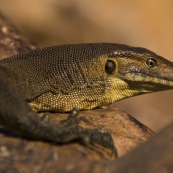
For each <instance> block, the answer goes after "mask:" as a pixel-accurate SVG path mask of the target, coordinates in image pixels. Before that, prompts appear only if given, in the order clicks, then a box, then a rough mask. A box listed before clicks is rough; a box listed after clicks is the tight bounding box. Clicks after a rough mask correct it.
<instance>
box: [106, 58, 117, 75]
mask: <svg viewBox="0 0 173 173" xmlns="http://www.w3.org/2000/svg"><path fill="white" fill-rule="evenodd" d="M114 70H115V63H114V62H113V61H111V60H107V62H106V66H105V71H106V73H107V74H112V72H113V71H114Z"/></svg>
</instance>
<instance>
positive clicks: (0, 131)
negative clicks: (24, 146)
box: [0, 127, 20, 138]
mask: <svg viewBox="0 0 173 173" xmlns="http://www.w3.org/2000/svg"><path fill="white" fill-rule="evenodd" d="M0 134H3V135H4V136H7V137H14V138H20V136H19V135H17V134H15V133H13V132H12V131H11V130H8V129H5V128H3V127H0Z"/></svg>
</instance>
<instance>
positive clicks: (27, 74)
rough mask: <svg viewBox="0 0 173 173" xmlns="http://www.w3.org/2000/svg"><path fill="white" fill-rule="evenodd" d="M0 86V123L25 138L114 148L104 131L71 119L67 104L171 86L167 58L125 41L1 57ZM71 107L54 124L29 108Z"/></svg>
mask: <svg viewBox="0 0 173 173" xmlns="http://www.w3.org/2000/svg"><path fill="white" fill-rule="evenodd" d="M0 87H1V88H0V123H1V124H2V125H4V126H5V127H7V128H9V129H11V130H13V131H15V132H17V133H19V134H21V135H23V136H25V137H28V138H34V139H41V140H49V141H53V142H58V143H66V142H69V141H71V140H74V139H81V140H83V141H84V142H89V143H93V142H97V143H100V144H101V145H103V146H106V147H109V148H111V149H112V150H114V144H113V140H112V138H111V136H110V135H109V134H108V133H107V132H101V131H99V130H97V129H95V130H89V129H84V128H82V127H76V126H75V125H74V120H75V117H76V116H77V112H78V111H77V109H73V108H74V107H77V108H78V109H79V110H85V109H93V108H95V107H99V106H103V105H108V104H111V103H113V102H115V101H118V100H121V99H125V98H128V97H132V96H135V95H140V94H145V93H149V92H156V91H162V90H169V89H173V64H172V62H170V61H168V60H166V59H164V58H162V57H161V56H158V55H156V54H155V53H153V52H151V51H149V50H147V49H144V48H135V47H130V46H127V45H120V44H109V43H95V44H74V45H60V46H52V47H47V48H42V49H37V50H33V51H28V52H24V53H21V54H18V55H14V56H11V57H9V58H6V59H3V60H1V61H0ZM15 91H16V92H15ZM19 93H20V94H19ZM23 98H24V99H25V100H26V102H27V103H28V104H29V106H30V107H31V108H32V109H31V108H30V107H29V106H28V105H27V104H26V102H25V101H24V99H23ZM72 109H73V111H72V112H71V115H70V116H69V119H68V120H67V121H66V122H65V123H64V124H61V125H59V126H55V125H51V124H49V123H47V122H44V121H41V120H39V119H38V117H37V116H36V113H34V112H33V110H34V111H35V112H45V111H53V112H69V111H70V110H72ZM114 151H115V150H114Z"/></svg>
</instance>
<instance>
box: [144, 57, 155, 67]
mask: <svg viewBox="0 0 173 173" xmlns="http://www.w3.org/2000/svg"><path fill="white" fill-rule="evenodd" d="M146 65H147V67H149V68H154V67H155V66H157V61H156V60H155V59H153V58H149V59H147V60H146Z"/></svg>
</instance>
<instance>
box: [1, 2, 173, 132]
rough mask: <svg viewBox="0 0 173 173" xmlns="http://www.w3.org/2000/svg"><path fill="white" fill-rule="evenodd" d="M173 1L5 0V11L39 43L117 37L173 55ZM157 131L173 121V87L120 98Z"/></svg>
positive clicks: (127, 109)
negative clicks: (172, 89)
mask: <svg viewBox="0 0 173 173" xmlns="http://www.w3.org/2000/svg"><path fill="white" fill-rule="evenodd" d="M172 9H173V1H170V0H164V1H163V0H152V1H150V0H146V1H139V0H122V1H119V0H106V1H101V0H94V1H93V0H82V1H81V0H68V1H66V0H37V1H35V0H25V1H23V0H15V1H11V0H0V12H1V13H2V14H3V15H4V16H5V17H6V18H7V19H8V21H10V22H11V23H12V24H13V25H14V26H15V27H16V28H17V29H18V30H19V31H20V32H21V33H22V34H23V35H24V36H26V38H28V40H30V41H31V42H32V43H34V44H35V45H36V46H38V47H45V46H51V45H58V44H69V43H88V42H113V43H121V44H127V45H131V46H138V47H145V48H148V49H150V50H152V51H154V52H155V53H157V54H159V55H161V56H163V57H165V58H167V59H169V60H171V61H173V49H172V46H173V10H172ZM112 106H114V107H118V108H120V109H122V110H124V111H125V112H127V113H129V114H130V115H132V116H134V117H135V118H137V119H138V120H139V121H141V122H142V123H143V124H145V125H147V126H148V127H150V128H151V129H152V130H154V131H155V132H158V131H159V130H161V129H162V128H163V127H164V126H166V125H167V124H169V123H171V122H172V121H173V91H165V92H159V93H153V94H148V95H142V96H137V97H134V98H129V99H126V100H122V101H119V102H116V103H115V104H113V105H112Z"/></svg>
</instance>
